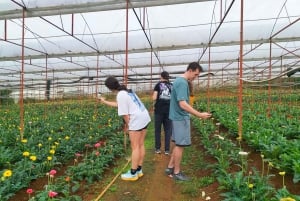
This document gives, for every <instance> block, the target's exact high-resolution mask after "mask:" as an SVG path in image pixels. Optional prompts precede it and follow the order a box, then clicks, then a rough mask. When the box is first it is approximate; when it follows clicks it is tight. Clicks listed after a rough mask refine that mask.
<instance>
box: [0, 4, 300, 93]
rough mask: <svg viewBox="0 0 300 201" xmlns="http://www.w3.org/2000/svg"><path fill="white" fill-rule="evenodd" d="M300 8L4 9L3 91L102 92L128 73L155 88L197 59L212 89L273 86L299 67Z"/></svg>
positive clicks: (0, 31) (0, 8)
mask: <svg viewBox="0 0 300 201" xmlns="http://www.w3.org/2000/svg"><path fill="white" fill-rule="evenodd" d="M241 2H243V20H242V23H241V13H242V11H241V7H242V6H241ZM298 4H299V2H298V1H297V0H264V1H261V0H244V1H243V0H216V1H214V0H202V1H201V0H200V1H195V0H164V1H162V0H131V1H129V3H128V7H129V8H128V18H127V17H126V11H127V9H126V6H127V3H126V1H125V0H39V1H37V0H10V1H9V0H7V1H1V2H0V87H1V88H4V87H5V88H7V87H10V88H12V89H16V90H18V89H19V88H20V85H22V83H23V84H24V86H25V89H26V88H28V89H35V90H41V89H40V88H45V84H46V80H51V82H52V84H53V85H55V86H56V88H59V87H61V90H66V91H67V90H74V87H75V88H78V87H81V88H80V89H84V90H89V89H88V88H90V87H91V86H95V85H99V86H101V84H102V83H103V80H104V79H105V77H106V76H107V75H115V76H118V77H120V79H122V78H124V77H125V75H127V76H128V77H127V78H128V80H127V79H126V81H128V84H129V85H131V86H132V87H135V88H139V87H140V88H144V86H145V87H146V88H149V89H151V87H152V84H153V83H152V82H156V81H157V79H158V78H159V73H160V72H161V71H162V70H167V71H169V73H170V75H171V76H172V77H176V76H178V75H179V74H181V73H182V72H184V71H185V69H186V66H187V64H188V63H190V62H191V61H199V62H200V64H202V65H203V66H204V68H205V69H206V71H207V72H211V73H213V74H214V76H209V77H210V78H209V79H212V82H213V83H214V84H220V83H224V82H226V81H228V82H235V81H236V80H237V78H238V77H239V76H240V78H243V79H248V80H265V79H269V78H271V77H276V76H278V75H279V74H281V73H282V72H284V71H286V70H287V69H289V68H292V69H298V68H299V64H298V63H299V61H300V60H299V55H300V49H299V47H300V36H299V33H300V23H299V20H300V9H299V6H298ZM23 9H24V12H23ZM127 22H128V28H126V25H127ZM241 25H242V27H243V29H241ZM23 28H24V31H23ZM241 30H242V32H243V34H242V35H243V38H241V34H240V33H241ZM126 34H128V46H126ZM241 47H242V52H243V60H242V61H243V65H242V67H243V70H242V72H243V74H242V75H241V74H240V71H239V67H240V66H239V62H238V61H239V58H240V50H241ZM126 59H128V60H126ZM127 61H128V62H127ZM22 72H23V73H22ZM296 75H297V73H296ZM22 78H23V79H24V81H22ZM20 80H21V81H20ZM207 81H208V77H200V78H199V82H201V83H203V84H206V83H207ZM137 83H142V84H144V86H141V85H139V86H137ZM70 86H71V87H70ZM67 88H68V89H67ZM70 88H72V89H70ZM42 90H44V89H42ZM57 90H59V89H57ZM95 90H96V89H92V90H90V91H89V93H90V92H93V91H95ZM97 90H100V91H105V89H104V88H102V87H101V88H100V89H97Z"/></svg>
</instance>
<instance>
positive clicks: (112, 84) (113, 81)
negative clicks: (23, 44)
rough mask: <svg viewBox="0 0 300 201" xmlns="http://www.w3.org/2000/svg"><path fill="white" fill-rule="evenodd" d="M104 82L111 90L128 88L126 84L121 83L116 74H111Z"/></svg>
mask: <svg viewBox="0 0 300 201" xmlns="http://www.w3.org/2000/svg"><path fill="white" fill-rule="evenodd" d="M104 84H105V86H106V87H107V88H109V89H110V90H117V91H121V90H126V91H127V90H128V89H127V87H126V86H125V85H120V83H119V81H118V80H117V78H115V77H114V76H109V77H108V78H106V80H105V83H104Z"/></svg>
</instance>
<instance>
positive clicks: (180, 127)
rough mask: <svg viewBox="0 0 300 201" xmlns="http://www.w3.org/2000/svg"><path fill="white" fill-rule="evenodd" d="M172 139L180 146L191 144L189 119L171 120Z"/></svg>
mask: <svg viewBox="0 0 300 201" xmlns="http://www.w3.org/2000/svg"><path fill="white" fill-rule="evenodd" d="M172 141H174V142H175V144H176V146H182V147H184V146H190V145H191V144H192V142H191V123H190V119H184V120H180V121H173V120H172Z"/></svg>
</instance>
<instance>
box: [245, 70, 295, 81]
mask: <svg viewBox="0 0 300 201" xmlns="http://www.w3.org/2000/svg"><path fill="white" fill-rule="evenodd" d="M296 70H300V67H297V68H294V69H291V70H288V71H285V72H284V73H282V74H279V75H278V76H276V77H273V78H270V79H267V80H258V81H256V80H246V79H244V78H241V80H243V81H245V82H250V83H261V82H267V81H271V80H275V79H277V78H280V77H282V76H284V75H286V74H288V73H290V72H292V71H296Z"/></svg>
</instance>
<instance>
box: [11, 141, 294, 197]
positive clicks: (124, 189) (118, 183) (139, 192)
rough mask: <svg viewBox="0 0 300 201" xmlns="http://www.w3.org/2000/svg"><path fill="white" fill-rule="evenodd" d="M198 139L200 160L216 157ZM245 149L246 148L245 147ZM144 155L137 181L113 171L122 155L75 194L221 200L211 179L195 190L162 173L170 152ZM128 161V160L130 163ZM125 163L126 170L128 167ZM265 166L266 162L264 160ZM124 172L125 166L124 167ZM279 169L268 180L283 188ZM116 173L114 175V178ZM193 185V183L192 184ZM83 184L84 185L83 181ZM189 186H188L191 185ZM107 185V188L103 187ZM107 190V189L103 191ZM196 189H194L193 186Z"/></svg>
mask: <svg viewBox="0 0 300 201" xmlns="http://www.w3.org/2000/svg"><path fill="white" fill-rule="evenodd" d="M199 144H200V143H199V139H197V138H194V139H193V145H192V146H194V147H195V149H196V150H197V151H198V153H200V154H201V153H202V155H203V164H206V166H207V165H208V164H212V163H216V161H215V160H214V159H213V158H211V157H210V156H207V155H206V154H205V150H204V148H203V147H202V146H201V145H199ZM247 149H248V150H247ZM244 150H245V151H251V154H250V155H249V163H250V164H249V167H253V166H254V167H256V168H257V169H258V170H260V169H261V167H262V163H261V161H262V160H261V156H260V154H259V153H256V152H253V151H252V150H251V149H250V148H247V147H246V146H245V147H244ZM146 151H147V152H146V157H145V162H144V166H143V172H144V176H143V177H141V178H140V179H139V180H138V181H135V182H130V181H122V180H121V179H120V176H119V175H117V176H116V173H115V171H114V168H118V169H119V172H122V167H124V165H125V164H126V163H127V160H126V159H125V158H122V159H119V160H118V161H117V164H119V165H117V166H118V167H113V168H111V170H110V171H107V172H106V174H105V176H104V179H103V180H102V181H101V182H98V183H95V184H93V185H92V186H91V185H90V186H88V188H87V187H85V188H81V189H80V191H79V192H77V195H80V196H81V197H82V199H83V200H84V201H202V200H205V198H202V196H201V192H202V191H205V193H206V196H210V197H211V200H214V201H221V200H222V197H221V196H220V194H221V193H222V191H221V190H218V183H217V182H214V183H212V184H209V185H207V186H205V187H203V188H199V189H196V192H193V191H190V192H189V190H187V189H186V188H188V186H187V185H186V184H185V183H182V182H175V181H174V180H173V179H172V178H170V177H168V176H166V175H165V174H164V169H165V168H166V166H167V164H168V161H169V158H170V156H168V155H165V154H163V153H162V154H155V153H154V151H153V149H148V150H146ZM129 164H130V163H129ZM129 166H130V165H128V166H127V167H126V168H124V169H125V170H127V169H128V168H129ZM265 167H267V164H265ZM191 168H193V163H192V162H191V163H190V164H188V163H187V164H183V165H182V169H183V170H188V169H191ZM64 169H65V168H61V169H60V170H59V171H58V175H59V174H60V175H62V174H63V172H64ZM123 172H124V170H123ZM278 172H279V171H278V170H275V169H271V170H270V173H271V174H274V175H275V176H274V177H272V179H271V182H272V185H273V186H274V187H275V188H278V189H279V188H282V177H281V176H279V175H278ZM193 176H194V177H198V178H202V177H209V176H211V171H210V169H209V168H205V167H204V168H203V169H201V170H200V171H196V172H195V173H194V175H193ZM115 177H116V178H115ZM114 178H115V181H114V182H113V184H112V185H111V186H110V187H109V188H108V187H107V186H108V185H109V183H110V182H111V181H112V180H114ZM46 182H47V178H41V179H38V180H35V181H33V182H32V183H31V184H30V186H29V188H33V189H42V188H43V186H44V185H45V184H46ZM191 185H193V184H191ZM285 185H286V187H287V189H288V190H289V191H290V192H291V193H293V194H299V189H300V184H299V183H297V184H294V183H293V182H292V176H291V175H286V176H285ZM82 186H86V185H82ZM190 187H191V186H190ZM106 188H108V189H107V190H106ZM105 190H106V191H105ZM194 190H195V189H194ZM26 200H28V195H27V194H26V189H24V190H21V191H19V192H18V193H17V194H16V195H15V196H14V197H13V198H12V199H10V200H9V201H26Z"/></svg>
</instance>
